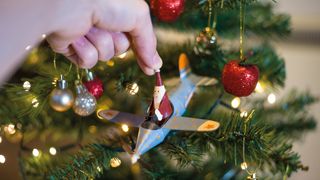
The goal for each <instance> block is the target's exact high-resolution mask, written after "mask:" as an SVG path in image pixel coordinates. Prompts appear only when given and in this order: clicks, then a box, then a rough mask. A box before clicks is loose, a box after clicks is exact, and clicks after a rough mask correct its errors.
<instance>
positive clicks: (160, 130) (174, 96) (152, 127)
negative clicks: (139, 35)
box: [99, 54, 219, 163]
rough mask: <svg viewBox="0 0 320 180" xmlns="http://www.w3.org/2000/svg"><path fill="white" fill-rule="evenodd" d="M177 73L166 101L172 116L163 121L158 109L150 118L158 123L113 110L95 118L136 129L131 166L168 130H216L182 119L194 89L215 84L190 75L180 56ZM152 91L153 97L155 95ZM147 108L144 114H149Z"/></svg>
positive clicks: (210, 125) (211, 125)
mask: <svg viewBox="0 0 320 180" xmlns="http://www.w3.org/2000/svg"><path fill="white" fill-rule="evenodd" d="M179 71H180V79H181V83H180V84H179V85H178V86H177V87H176V89H174V90H172V91H171V93H169V97H170V98H169V99H170V100H171V103H170V105H171V107H169V110H172V111H171V112H172V113H171V114H169V116H168V117H167V118H165V113H162V114H161V112H160V111H161V107H160V108H159V109H160V111H159V110H156V113H154V114H153V115H154V116H153V117H156V118H155V119H159V120H161V119H162V120H161V121H159V122H158V121H152V120H151V119H150V115H149V116H147V117H143V116H139V115H135V114H130V113H125V112H119V111H115V110H103V111H100V112H99V115H100V116H101V117H103V118H105V119H107V120H108V121H111V122H115V123H120V124H127V125H128V126H131V127H139V133H138V139H137V143H136V147H135V149H134V151H133V154H132V156H131V160H132V163H135V162H136V161H137V160H138V159H139V158H140V156H141V155H142V154H144V153H146V152H147V151H149V150H150V149H152V148H153V147H155V146H157V145H158V144H160V143H161V142H163V141H164V139H165V137H166V136H167V135H168V133H169V132H170V130H182V131H200V132H208V131H214V130H216V129H217V128H218V127H219V123H218V122H216V121H212V120H205V119H198V118H189V117H182V115H183V113H184V112H185V111H186V108H187V105H188V104H189V101H190V100H191V97H192V96H193V93H194V92H195V90H196V87H197V86H207V85H213V84H215V83H216V80H215V79H212V78H204V77H200V76H196V75H194V74H192V73H191V68H190V66H189V61H188V58H187V56H186V55H185V54H181V55H180V57H179ZM159 77H160V75H159ZM157 83H158V80H157ZM160 83H161V82H160ZM161 85H162V84H161ZM156 87H157V86H156ZM156 87H155V92H154V93H159V91H158V90H157V88H156ZM163 87H164V86H163ZM165 96H166V94H164V93H162V97H165ZM157 98H158V96H157V95H156V96H155V95H154V99H157ZM168 102H170V101H168ZM154 103H156V101H154V102H153V103H151V106H152V107H153V105H154V107H156V104H154ZM151 106H150V107H151ZM150 107H149V109H148V112H149V111H150ZM154 107H153V108H154ZM166 109H168V108H166ZM159 117H160V118H159Z"/></svg>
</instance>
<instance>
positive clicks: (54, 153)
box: [49, 147, 57, 156]
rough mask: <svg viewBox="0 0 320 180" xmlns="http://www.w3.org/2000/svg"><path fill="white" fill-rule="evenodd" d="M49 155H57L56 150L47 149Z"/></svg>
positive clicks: (52, 148)
mask: <svg viewBox="0 0 320 180" xmlns="http://www.w3.org/2000/svg"><path fill="white" fill-rule="evenodd" d="M49 153H50V154H51V155H53V156H54V155H56V154H57V150H56V148H54V147H51V148H50V149H49Z"/></svg>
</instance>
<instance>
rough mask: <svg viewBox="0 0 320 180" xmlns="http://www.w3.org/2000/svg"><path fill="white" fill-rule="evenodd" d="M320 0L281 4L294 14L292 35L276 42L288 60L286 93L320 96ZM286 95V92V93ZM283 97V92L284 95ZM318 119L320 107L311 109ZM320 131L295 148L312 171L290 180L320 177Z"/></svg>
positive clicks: (284, 8)
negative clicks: (304, 92) (304, 91)
mask: <svg viewBox="0 0 320 180" xmlns="http://www.w3.org/2000/svg"><path fill="white" fill-rule="evenodd" d="M319 7H320V1H319V0H308V1H300V0H290V1H288V0H287V1H285V0H284V1H278V10H279V11H281V12H285V13H288V14H290V15H291V18H292V19H291V20H292V28H293V32H292V36H291V37H290V38H289V39H287V40H284V41H282V40H281V41H280V40H279V41H278V42H275V43H276V46H275V48H276V49H277V50H278V52H279V53H280V55H281V56H282V57H283V58H284V59H285V61H286V68H287V80H286V86H285V89H284V92H286V91H288V90H289V89H292V88H297V89H300V90H306V89H308V90H310V92H311V93H312V94H314V95H317V96H319V95H320V79H319V67H320V58H319V57H320V20H319V19H318V18H320V11H319ZM284 92H282V93H284ZM280 94H281V93H280ZM311 112H312V113H313V114H314V115H315V117H316V119H317V120H318V123H319V119H320V104H319V103H317V104H316V105H314V106H313V107H312V108H311ZM319 137H320V131H319V125H318V128H317V130H316V131H314V132H311V133H309V134H308V135H307V136H306V137H304V138H303V139H302V140H301V142H297V143H295V145H294V150H295V151H297V152H299V154H300V155H301V160H302V162H303V163H305V164H306V165H308V166H309V171H308V172H302V171H300V172H298V173H295V174H294V175H293V176H292V177H291V178H290V179H293V180H298V179H299V180H300V179H308V180H316V179H319V175H320V156H319V155H318V152H320V141H319Z"/></svg>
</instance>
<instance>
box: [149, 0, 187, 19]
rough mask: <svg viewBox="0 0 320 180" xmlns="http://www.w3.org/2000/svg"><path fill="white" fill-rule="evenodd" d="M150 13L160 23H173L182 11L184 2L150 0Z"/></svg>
mask: <svg viewBox="0 0 320 180" xmlns="http://www.w3.org/2000/svg"><path fill="white" fill-rule="evenodd" d="M150 7H151V11H152V13H153V14H154V15H155V16H156V17H157V18H158V19H159V20H161V21H164V22H173V21H175V20H177V19H178V17H179V16H180V14H181V13H182V12H183V9H184V0H151V1H150Z"/></svg>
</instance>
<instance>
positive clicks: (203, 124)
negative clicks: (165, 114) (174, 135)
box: [163, 117, 220, 132]
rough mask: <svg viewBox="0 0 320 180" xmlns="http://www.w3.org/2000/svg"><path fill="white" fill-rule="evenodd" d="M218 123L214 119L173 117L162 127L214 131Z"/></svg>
mask: <svg viewBox="0 0 320 180" xmlns="http://www.w3.org/2000/svg"><path fill="white" fill-rule="evenodd" d="M219 126H220V124H219V123H218V122H216V121H212V120H207V119H198V118H189V117H173V118H172V119H170V120H169V121H168V122H167V123H166V124H165V125H164V126H163V128H167V129H172V130H182V131H202V132H206V131H214V130H216V129H218V128H219Z"/></svg>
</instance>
